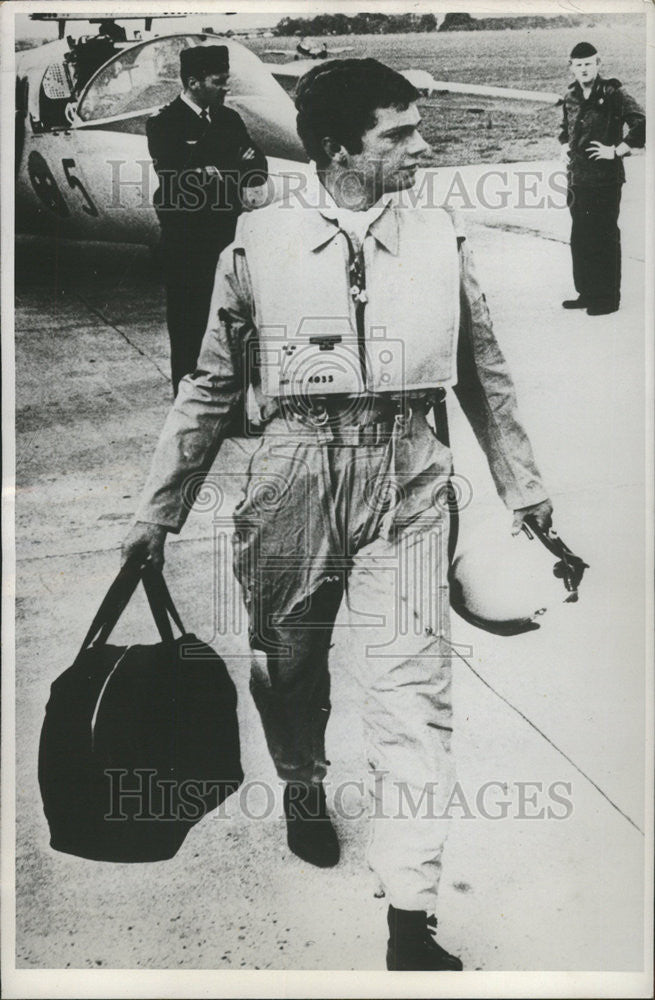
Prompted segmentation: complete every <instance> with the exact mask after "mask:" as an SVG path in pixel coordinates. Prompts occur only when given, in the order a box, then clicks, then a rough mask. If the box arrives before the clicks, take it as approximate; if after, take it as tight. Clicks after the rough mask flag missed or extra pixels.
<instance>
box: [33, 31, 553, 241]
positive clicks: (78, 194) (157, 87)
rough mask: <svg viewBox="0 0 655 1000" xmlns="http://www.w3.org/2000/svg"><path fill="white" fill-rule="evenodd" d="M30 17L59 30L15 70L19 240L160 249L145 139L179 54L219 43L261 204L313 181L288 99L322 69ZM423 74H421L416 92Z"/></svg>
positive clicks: (174, 81) (185, 40) (196, 41)
mask: <svg viewBox="0 0 655 1000" xmlns="http://www.w3.org/2000/svg"><path fill="white" fill-rule="evenodd" d="M31 16H32V17H33V18H34V19H36V20H51V21H57V22H58V25H59V39H58V40H56V41H52V42H49V43H46V44H44V45H41V46H40V47H37V48H34V49H29V50H27V51H24V52H21V53H18V54H17V58H16V64H17V72H16V157H15V162H16V229H17V231H18V232H28V233H29V232H31V233H39V234H46V235H51V236H53V237H57V238H64V239H66V238H68V239H71V238H72V239H82V240H100V241H115V242H126V243H145V244H148V245H154V244H156V242H157V239H158V233H159V227H158V224H157V219H156V216H155V213H154V211H153V209H152V205H151V196H152V193H153V191H154V188H155V186H156V178H155V174H154V168H153V166H152V162H151V158H150V156H149V153H148V148H147V142H146V135H145V127H146V121H147V119H148V118H149V117H150V116H151V115H154V114H156V113H157V111H158V110H159V109H160V108H161V107H162V106H163V105H165V104H167V103H169V102H170V101H171V100H173V98H174V97H175V96H176V95H177V94H178V93H179V91H180V78H179V53H180V51H181V49H183V48H187V47H189V46H194V45H211V44H216V42H217V41H218V40H220V44H222V45H226V46H227V47H228V49H229V52H230V92H229V94H228V96H227V98H226V103H227V104H228V105H229V106H230V107H232V108H234V109H235V110H236V111H238V112H239V114H240V115H241V116H242V118H243V119H244V121H245V123H246V126H247V128H248V131H249V132H250V134H251V135H252V137H253V139H254V140H255V142H257V144H258V145H259V146H260V148H261V149H262V150H263V151H264V153H265V154H266V156H267V157H268V162H269V170H270V174H271V181H270V183H269V190H268V192H267V193H266V194H265V195H264V196H262V195H260V194H255V195H254V197H255V198H260V199H261V200H263V199H264V198H265V199H266V200H273V199H275V198H276V197H279V196H280V195H281V193H282V190H284V189H285V188H287V189H288V185H289V184H290V183H293V178H296V179H297V178H301V179H302V176H303V175H304V174H305V173H306V172H307V170H308V169H309V168H308V164H307V157H306V155H305V152H304V150H303V148H302V146H301V144H300V141H299V139H298V136H297V134H296V127H295V109H294V106H293V102H292V100H291V99H290V97H289V93H288V90H289V84H290V83H291V85H293V84H295V81H296V79H297V78H298V77H299V76H301V75H302V74H303V73H304V72H305V71H306V69H308V68H309V67H310V66H312V65H316V63H315V62H314V61H313V60H311V59H310V60H299V61H295V62H291V63H286V64H281V65H267V64H265V63H263V62H262V61H261V60H260V59H259V58H258V56H257V55H255V54H254V53H253V52H251V51H250V50H249V49H248V48H246V47H245V46H244V45H242V44H241V43H240V42H238V41H236V40H235V39H234V37H226V36H221V35H217V33H216V32H214V31H212V30H211V29H204V30H203V31H201V32H192V31H185V30H182V31H177V32H174V33H168V34H162V35H158V34H155V33H153V31H152V21H153V17H143V16H141V17H140V18H139V20H143V21H144V22H145V24H144V30H143V31H141V30H136V31H134V30H133V31H132V35H133V37H132V38H129V39H128V37H127V30H126V29H125V27H124V26H123V24H122V23H121V24H119V23H118V22H117V20H116V19H114V18H107V17H105V18H101V17H98V18H75V17H73V18H71V17H68V16H60V15H57V14H33V15H31ZM162 16H166V17H169V16H171V15H162ZM172 16H173V17H177V16H179V15H172ZM135 19H136V17H135V16H134V15H132V16H131V17H129V18H128V17H122V16H121V17H120V18H119V19H118V20H120V21H121V22H124V21H128V20H135ZM69 20H85V21H87V22H89V23H90V24H98V26H99V29H98V32H97V34H94V35H83V36H82V37H81V38H79V39H74V38H73V37H72V36H70V35H69V36H68V37H65V29H66V24H67V22H68V21H69ZM417 73H422V74H423V75H422V76H421V79H420V80H419V79H418V77H417V76H416V74H417ZM406 75H407V77H408V78H409V79H410V80H412V81H413V82H418V83H420V84H422V85H423V86H422V88H421V89H423V90H425V91H426V92H431V91H433V90H436V91H442V90H445V91H448V90H450V91H451V92H454V91H459V92H464V93H469V94H471V93H473V94H475V95H477V96H487V97H492V98H493V97H494V96H495V97H502V98H503V99H505V98H508V97H509V98H513V97H518V98H520V99H522V100H524V101H525V100H528V101H538V102H541V103H545V104H554V103H556V102H557V100H558V99H559V98H558V95H557V94H543V93H540V92H539V93H537V92H535V93H532V92H525V91H510V90H507V89H506V88H493V87H475V86H473V85H469V84H453V83H449V82H444V81H435V80H434V79H433V78H432V77H430V76H429V74H427V73H425V72H424V71H418V70H407V71H406ZM428 77H429V79H426V78H428ZM285 88H286V89H285Z"/></svg>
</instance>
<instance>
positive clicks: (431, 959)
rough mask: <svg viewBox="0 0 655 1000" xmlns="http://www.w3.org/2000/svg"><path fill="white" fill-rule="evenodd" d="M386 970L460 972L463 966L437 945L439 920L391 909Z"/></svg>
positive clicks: (415, 912)
mask: <svg viewBox="0 0 655 1000" xmlns="http://www.w3.org/2000/svg"><path fill="white" fill-rule="evenodd" d="M387 921H388V923H389V943H388V945H387V969H389V971H390V972H461V971H462V963H461V961H460V959H459V958H457V957H456V956H455V955H449V954H448V952H447V951H445V950H444V949H443V948H442V947H441V945H438V944H437V942H436V941H435V939H434V937H433V935H432V930H436V928H437V918H436V917H428V915H427V913H425V911H424V910H397V909H396V907H395V906H390V907H389V913H388V915H387Z"/></svg>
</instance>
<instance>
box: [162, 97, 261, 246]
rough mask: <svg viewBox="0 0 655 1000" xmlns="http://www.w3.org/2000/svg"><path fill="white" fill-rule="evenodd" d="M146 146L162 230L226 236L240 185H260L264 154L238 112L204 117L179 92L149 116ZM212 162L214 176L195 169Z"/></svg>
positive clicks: (228, 236)
mask: <svg viewBox="0 0 655 1000" xmlns="http://www.w3.org/2000/svg"><path fill="white" fill-rule="evenodd" d="M146 135H147V137H148V149H149V150H150V155H151V156H152V159H153V163H154V167H155V170H156V171H157V176H158V178H159V187H158V188H157V190H156V191H155V194H154V198H153V202H154V206H155V209H156V210H157V215H158V217H159V221H160V223H161V226H162V228H163V229H164V230H166V231H168V232H171V233H174V232H175V231H179V230H182V229H183V230H184V231H185V232H186V233H187V235H189V234H190V233H191V232H193V233H197V234H198V236H199V237H204V236H208V235H210V234H214V235H215V236H216V238H217V239H218V241H219V242H220V243H222V244H224V245H225V244H227V243H229V242H230V241H231V240H232V237H233V234H234V227H235V225H236V219H237V216H238V215H239V213H240V211H241V202H240V198H239V194H240V191H241V189H242V188H243V187H253V186H256V185H259V184H263V183H264V181H265V180H266V177H267V175H268V171H267V166H266V157H265V156H264V155H263V153H261V151H260V150H259V149H258V148H257V147H256V145H255V144H254V142H253V141H252V139H251V138H250V136H249V135H248V131H247V129H246V126H245V125H244V123H243V121H242V119H241V117H240V116H239V115H238V114H237V112H236V111H233V110H232V109H230V108H226V107H224V106H223V107H219V108H218V109H216V110H215V111H213V112H212V115H211V119H210V121H209V122H204V121H203V120H202V119H201V118H200V117H199V115H197V114H196V113H195V111H193V110H192V109H191V108H190V107H189V106H188V105H187V104H186V103H185V102H184V101H183V100H182V98H181V97H178V98H176V99H175V100H174V101H172V102H171V104H168V105H167V106H166V107H165V108H163V109H162V110H161V111H160V112H159V114H157V115H155V116H154V117H152V118H150V119H149V120H148V122H147V125H146ZM206 166H214V167H216V168H217V169H218V170H219V171H220V173H221V176H220V177H215V176H214V177H208V176H206V175H205V174H204V173H203V172H202V171H201V170H200V169H199V168H201V167H206Z"/></svg>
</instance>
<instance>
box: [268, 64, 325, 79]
mask: <svg viewBox="0 0 655 1000" xmlns="http://www.w3.org/2000/svg"><path fill="white" fill-rule="evenodd" d="M263 65H264V66H265V67H266V69H267V70H268V71H269V73H271V74H272V75H273V76H274V77H276V78H278V77H280V78H282V79H284V80H299V79H300V77H301V76H304V75H305V73H307V71H308V70H310V69H313V68H314V66H316V65H320V63H318V61H317V60H316V59H295V60H294V61H293V62H288V63H282V64H280V65H278V64H277V63H264V64H263Z"/></svg>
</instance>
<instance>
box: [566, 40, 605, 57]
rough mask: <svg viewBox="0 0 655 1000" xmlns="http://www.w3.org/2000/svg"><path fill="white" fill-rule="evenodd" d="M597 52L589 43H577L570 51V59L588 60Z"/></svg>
mask: <svg viewBox="0 0 655 1000" xmlns="http://www.w3.org/2000/svg"><path fill="white" fill-rule="evenodd" d="M597 55H598V50H597V49H595V48H594V46H593V45H592V44H591V42H578V44H577V45H574V46H573V48H572V49H571V55H570V58H571V59H588V58H589V56H597Z"/></svg>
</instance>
